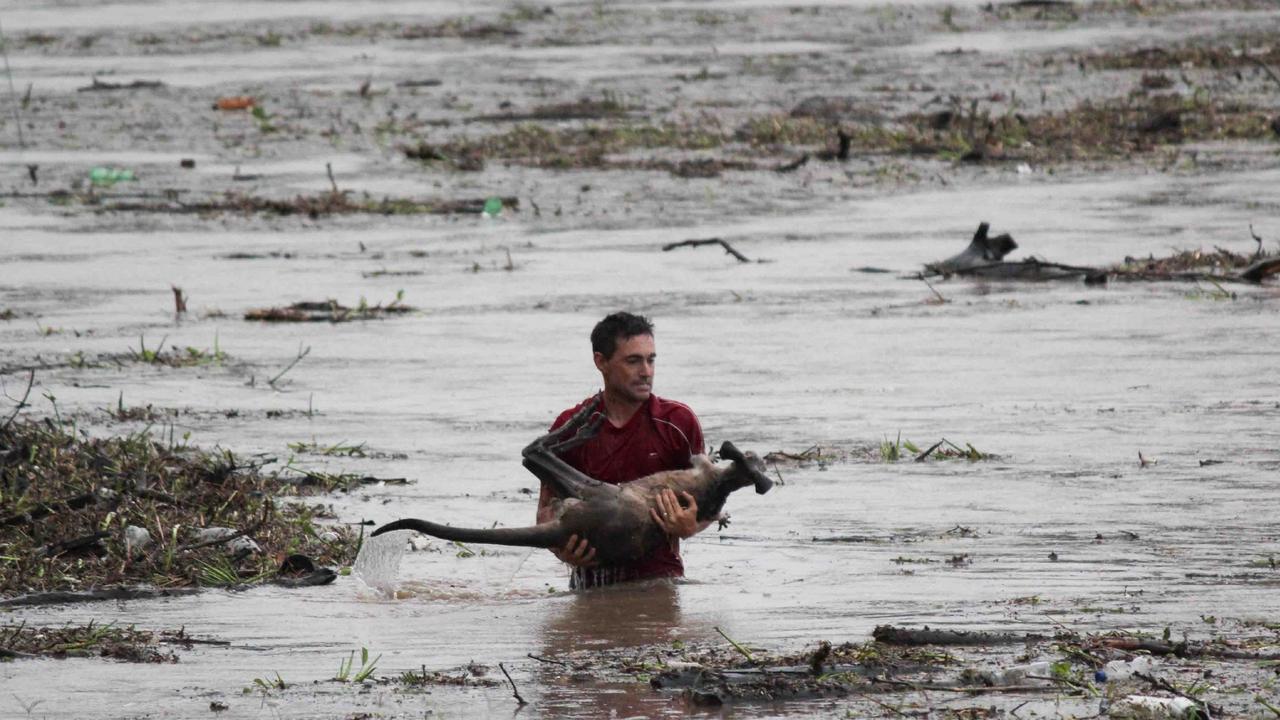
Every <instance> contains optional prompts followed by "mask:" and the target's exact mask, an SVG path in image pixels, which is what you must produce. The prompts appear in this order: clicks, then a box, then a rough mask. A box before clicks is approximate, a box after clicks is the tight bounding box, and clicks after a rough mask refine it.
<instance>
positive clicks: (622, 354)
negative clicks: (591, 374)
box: [595, 335, 658, 402]
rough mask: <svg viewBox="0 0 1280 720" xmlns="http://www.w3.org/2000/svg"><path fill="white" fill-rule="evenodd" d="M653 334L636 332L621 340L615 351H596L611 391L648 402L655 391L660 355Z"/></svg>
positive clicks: (596, 357) (623, 396)
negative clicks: (656, 350)
mask: <svg viewBox="0 0 1280 720" xmlns="http://www.w3.org/2000/svg"><path fill="white" fill-rule="evenodd" d="M657 357H658V356H657V354H656V353H655V352H654V345H653V336H652V335H633V336H631V337H629V338H626V339H625V340H619V341H618V346H617V347H616V348H614V350H613V355H611V356H610V357H608V358H606V357H605V356H604V355H602V354H600V353H596V354H595V361H596V369H598V370H599V371H600V374H601V375H602V376H603V377H604V388H605V391H606V392H609V393H610V394H613V395H617V396H620V397H622V398H624V399H626V400H630V401H632V402H644V401H645V400H648V399H649V394H650V393H652V392H653V369H654V361H655V360H656V359H657Z"/></svg>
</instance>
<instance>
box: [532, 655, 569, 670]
mask: <svg viewBox="0 0 1280 720" xmlns="http://www.w3.org/2000/svg"><path fill="white" fill-rule="evenodd" d="M526 657H528V658H529V659H530V660H537V661H538V662H540V663H549V664H551V665H559V666H561V667H569V663H567V662H564V661H562V660H552V659H551V658H544V657H541V656H538V655H534V654H533V653H529V654H528V655H527V656H526Z"/></svg>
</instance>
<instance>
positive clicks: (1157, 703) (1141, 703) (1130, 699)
mask: <svg viewBox="0 0 1280 720" xmlns="http://www.w3.org/2000/svg"><path fill="white" fill-rule="evenodd" d="M1107 715H1108V716H1109V717H1113V718H1124V720H1169V719H1170V718H1174V719H1176V720H1192V719H1193V718H1197V717H1199V712H1198V709H1197V707H1196V704H1195V702H1194V701H1192V700H1188V699H1187V698H1184V697H1175V698H1163V697H1153V696H1150V695H1129V696H1127V697H1124V698H1121V699H1119V700H1116V701H1115V702H1113V703H1111V706H1110V707H1109V708H1107Z"/></svg>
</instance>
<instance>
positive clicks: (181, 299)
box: [169, 285, 187, 315]
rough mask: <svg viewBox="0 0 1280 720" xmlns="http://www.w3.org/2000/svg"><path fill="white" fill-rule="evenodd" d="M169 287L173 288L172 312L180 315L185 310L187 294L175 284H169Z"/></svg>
mask: <svg viewBox="0 0 1280 720" xmlns="http://www.w3.org/2000/svg"><path fill="white" fill-rule="evenodd" d="M169 288H170V289H172V290H173V313H174V314H175V315H182V314H183V313H185V312H186V311H187V296H186V295H185V294H184V293H183V292H182V288H180V287H178V286H177V285H170V286H169Z"/></svg>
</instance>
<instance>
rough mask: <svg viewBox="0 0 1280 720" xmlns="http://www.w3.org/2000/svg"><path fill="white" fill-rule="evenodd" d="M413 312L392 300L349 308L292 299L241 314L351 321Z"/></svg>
mask: <svg viewBox="0 0 1280 720" xmlns="http://www.w3.org/2000/svg"><path fill="white" fill-rule="evenodd" d="M412 312H417V308H414V307H412V306H409V305H402V304H400V303H399V302H392V303H390V304H388V305H381V304H379V305H367V304H365V303H363V302H362V303H361V304H360V305H358V306H356V307H354V308H350V307H346V306H345V305H340V304H338V301H336V300H323V301H318V302H315V301H313V302H307V301H303V302H296V303H294V304H292V305H287V306H285V307H270V308H259V309H256V310H249V311H248V312H246V313H245V314H244V319H245V320H259V321H262V322H332V323H339V322H351V321H353V320H378V319H381V318H385V317H388V316H391V315H404V314H406V313H412Z"/></svg>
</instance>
